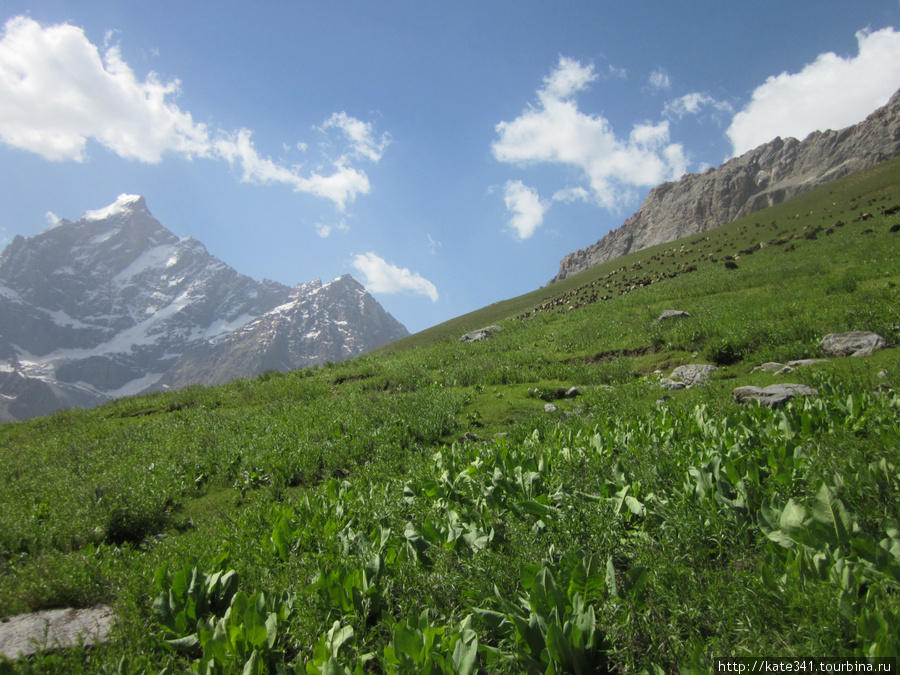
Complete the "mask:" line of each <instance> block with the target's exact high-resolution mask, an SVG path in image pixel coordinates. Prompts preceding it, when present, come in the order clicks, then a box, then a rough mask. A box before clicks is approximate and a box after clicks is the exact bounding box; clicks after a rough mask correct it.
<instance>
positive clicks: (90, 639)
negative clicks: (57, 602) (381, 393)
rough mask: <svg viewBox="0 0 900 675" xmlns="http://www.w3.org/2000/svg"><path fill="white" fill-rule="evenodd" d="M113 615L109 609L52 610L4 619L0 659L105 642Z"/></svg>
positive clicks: (0, 630) (0, 634) (102, 607)
mask: <svg viewBox="0 0 900 675" xmlns="http://www.w3.org/2000/svg"><path fill="white" fill-rule="evenodd" d="M114 619H115V615H114V614H113V611H112V609H110V608H109V607H104V606H100V607H91V608H88V609H53V610H50V611H46V612H34V613H32V614H20V615H18V616H13V617H9V618H8V619H7V618H4V619H3V623H0V656H3V657H5V658H8V659H17V658H19V657H22V656H28V655H30V654H34V653H35V652H38V651H40V650H44V649H65V648H67V647H74V646H75V645H78V644H81V645H85V646H88V645H94V644H99V643H101V642H106V640H107V636H108V635H109V629H110V628H111V627H112V623H113V620H114Z"/></svg>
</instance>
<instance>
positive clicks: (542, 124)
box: [491, 57, 687, 209]
mask: <svg viewBox="0 0 900 675" xmlns="http://www.w3.org/2000/svg"><path fill="white" fill-rule="evenodd" d="M596 79H597V75H596V74H595V73H594V67H593V66H592V65H588V66H584V65H582V64H581V63H579V62H578V61H576V60H573V59H569V58H566V57H560V60H559V64H558V65H557V67H556V69H555V70H554V71H553V73H552V74H551V75H550V76H549V77H547V78H545V79H544V84H545V86H544V87H543V88H542V89H540V90H539V91H538V92H537V96H538V103H537V105H532V106H529V107H528V108H527V109H526V110H525V111H524V112H523V113H522V114H521V115H519V117H517V118H515V119H514V120H512V121H511V122H500V123H499V124H497V126H496V131H497V134H498V139H497V140H496V141H495V142H494V143H493V145H492V146H491V149H492V151H493V154H494V157H495V158H496V159H497V160H499V161H501V162H507V163H511V164H518V165H522V166H527V165H531V164H537V163H556V164H562V165H566V166H570V167H574V168H577V169H580V170H581V171H582V172H583V175H584V178H585V182H586V184H587V185H586V186H587V187H588V188H589V189H590V191H591V194H592V195H593V198H594V200H595V201H596V202H598V203H599V204H601V205H602V206H604V207H606V208H609V209H616V208H618V207H620V206H622V204H623V203H625V202H626V201H628V200H630V199H631V198H632V189H631V188H633V187H635V186H653V185H656V184H658V183H660V182H662V181H664V180H672V179H675V178H678V177H680V176H681V175H682V174H683V173H684V172H685V171H686V169H687V159H686V157H685V154H684V151H683V148H682V146H681V145H680V144H673V143H670V142H669V123H668V122H666V121H664V122H661V123H659V124H655V125H654V124H649V123H642V124H637V125H635V126H634V127H633V128H632V130H631V133H630V134H629V136H628V137H627V138H624V139H623V138H620V137H618V136H617V135H616V134H615V132H614V131H613V129H612V127H611V125H610V123H609V122H608V121H607V120H606V119H605V118H603V117H602V116H600V115H588V114H585V113H583V112H582V111H581V110H579V108H578V105H577V103H576V102H575V100H574V97H575V95H576V94H577V93H578V92H579V91H582V90H584V89H585V88H586V87H587V86H588V85H589V84H590V83H591V82H594V81H595V80H596Z"/></svg>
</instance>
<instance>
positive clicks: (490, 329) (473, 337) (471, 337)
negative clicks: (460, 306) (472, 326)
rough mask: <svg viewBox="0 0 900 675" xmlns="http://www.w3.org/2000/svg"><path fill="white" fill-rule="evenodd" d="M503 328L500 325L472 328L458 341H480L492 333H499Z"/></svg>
mask: <svg viewBox="0 0 900 675" xmlns="http://www.w3.org/2000/svg"><path fill="white" fill-rule="evenodd" d="M501 330H503V329H502V328H501V327H500V326H487V327H485V328H479V329H478V330H473V331H472V332H471V333H466V334H465V335H463V336H462V337H461V338H459V341H460V342H480V341H481V340H487V339H488V338H490V337H491V335H493V334H494V333H499V332H500V331H501Z"/></svg>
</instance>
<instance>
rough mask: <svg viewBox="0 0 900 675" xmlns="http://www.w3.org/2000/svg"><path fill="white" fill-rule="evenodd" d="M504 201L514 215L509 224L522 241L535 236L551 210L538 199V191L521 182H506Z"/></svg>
mask: <svg viewBox="0 0 900 675" xmlns="http://www.w3.org/2000/svg"><path fill="white" fill-rule="evenodd" d="M503 201H504V202H505V203H506V210H507V211H512V213H513V216H512V218H510V219H509V224H510V226H511V227H512V228H513V229H514V230H515V231H516V234H517V235H518V236H519V238H520V239H528V238H529V237H530V236H531V235H533V234H534V231H535V230H536V229H537V228H539V227H540V226H541V225H542V224H543V222H544V213H546V211H547V209H548V208H550V207H549V205H548V204H547V203H546V202H542V201H541V199H540V197H538V193H537V190H535V189H534V188H530V187H528V186H527V185H525V184H524V183H522V181H520V180H515V181H513V180H510V181H507V182H506V186H505V187H504V196H503Z"/></svg>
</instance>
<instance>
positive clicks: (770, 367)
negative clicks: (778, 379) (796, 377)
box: [750, 361, 784, 375]
mask: <svg viewBox="0 0 900 675" xmlns="http://www.w3.org/2000/svg"><path fill="white" fill-rule="evenodd" d="M782 368H784V364H783V363H778V362H777V361H769V362H768V363H764V364H762V365H761V366H756V368H754V369H753V370H751V371H750V374H751V375H752V374H753V373H755V372H756V371H758V370H764V371H766V372H769V373H777V372H778V371H779V370H781V369H782Z"/></svg>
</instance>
